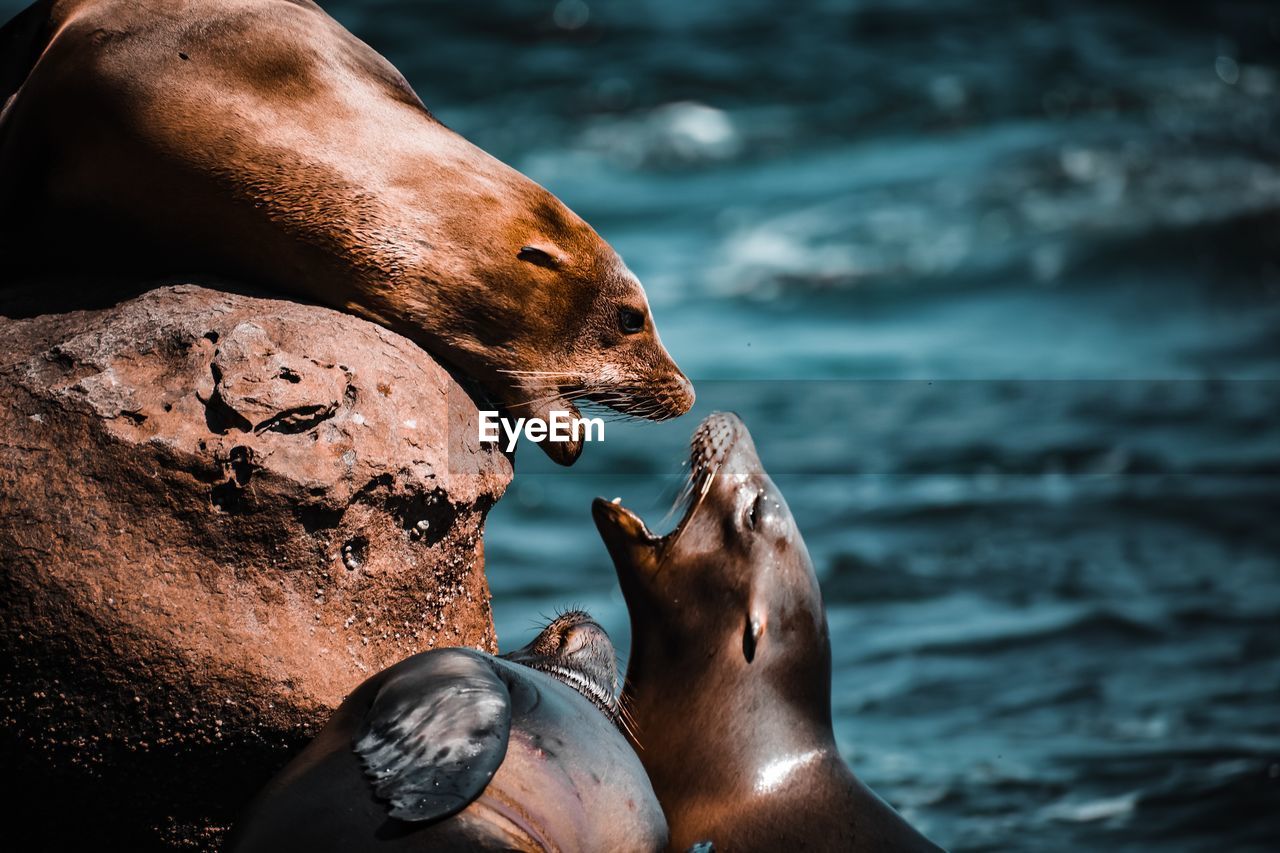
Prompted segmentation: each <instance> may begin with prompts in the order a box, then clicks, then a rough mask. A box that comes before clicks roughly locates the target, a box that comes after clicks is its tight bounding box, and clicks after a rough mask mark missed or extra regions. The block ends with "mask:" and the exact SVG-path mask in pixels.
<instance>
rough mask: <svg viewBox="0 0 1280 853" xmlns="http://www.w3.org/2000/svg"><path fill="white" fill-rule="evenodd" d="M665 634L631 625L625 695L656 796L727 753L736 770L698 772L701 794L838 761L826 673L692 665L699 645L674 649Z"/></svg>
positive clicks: (739, 791)
mask: <svg viewBox="0 0 1280 853" xmlns="http://www.w3.org/2000/svg"><path fill="white" fill-rule="evenodd" d="M661 631H662V628H660V627H657V628H655V627H654V626H652V625H650V626H649V628H648V629H647V630H646V628H645V627H644V626H643V625H637V624H635V622H634V621H633V625H632V638H633V639H632V647H631V657H630V661H629V664H628V668H627V677H626V683H625V687H624V689H623V698H622V705H623V707H624V708H625V709H626V710H627V712H628V714H629V716H630V717H631V718H632V719H633V720H635V721H637V723H638V727H637V728H636V729H635V730H634V731H633V732H631V735H632V737H633V741H634V742H635V744H636V746H637V749H638V751H639V752H640V754H641V755H642V756H643V757H644V761H645V764H646V767H648V769H649V771H650V776H651V777H652V778H653V780H654V786H655V789H656V790H658V792H659V797H660V798H661V797H662V796H663V788H664V787H666V786H674V787H683V786H684V785H685V784H687V782H686V780H687V779H688V777H689V775H690V768H691V767H702V766H722V765H723V763H724V761H725V756H732V757H733V762H734V766H733V772H732V773H719V774H717V778H714V779H707V778H705V777H702V776H699V777H698V779H697V783H696V785H697V787H698V788H699V790H704V791H706V792H707V793H708V795H710V792H711V791H714V790H717V789H718V793H717V796H749V795H751V794H752V793H753V792H757V791H759V792H763V789H764V788H767V787H768V786H769V784H771V780H776V779H777V778H779V776H780V774H781V775H785V776H789V775H790V774H791V773H792V772H794V771H796V770H798V769H799V768H800V767H801V766H802V765H804V764H807V763H809V762H813V761H818V760H821V759H822V758H823V757H827V756H830V757H838V749H837V746H836V741H835V734H834V732H833V730H832V726H831V703H830V688H829V684H830V676H829V674H828V675H826V676H825V677H824V675H823V674H822V673H819V672H813V671H809V672H806V673H803V674H801V673H799V672H797V673H795V674H796V676H797V677H804V678H805V679H806V680H813V679H816V688H815V687H814V685H812V684H791V683H786V682H784V683H779V681H778V679H777V678H776V677H774V674H772V673H771V674H769V675H765V676H763V677H762V676H761V675H760V674H759V673H755V672H753V671H751V670H750V669H749V668H740V667H735V666H722V667H711V668H709V669H708V668H702V667H700V666H697V665H693V666H691V665H690V664H689V662H690V661H696V662H699V663H700V662H701V661H703V660H706V659H707V656H708V654H709V653H710V650H709V649H707V648H705V641H704V643H703V647H699V648H694V647H693V645H692V640H689V641H688V642H685V643H681V644H680V645H683V646H684V648H682V649H680V648H673V645H672V643H671V637H670V635H669V634H666V635H664V634H663V633H659V632H661ZM673 653H674V656H673ZM711 657H712V659H715V658H718V657H719V655H718V654H715V653H712V654H711ZM826 659H827V660H829V655H828V656H826ZM827 671H828V673H829V664H828V670H827ZM726 703H728V704H729V705H731V706H732V707H726ZM690 719H697V720H704V719H718V720H724V721H726V725H724V726H709V727H704V726H699V727H689V726H686V725H683V724H682V722H681V721H683V720H690ZM729 723H731V724H729ZM784 771H785V772H784Z"/></svg>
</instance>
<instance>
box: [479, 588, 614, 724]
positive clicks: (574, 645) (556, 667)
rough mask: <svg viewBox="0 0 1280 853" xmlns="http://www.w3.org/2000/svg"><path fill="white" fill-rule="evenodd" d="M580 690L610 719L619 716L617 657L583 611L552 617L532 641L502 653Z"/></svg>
mask: <svg viewBox="0 0 1280 853" xmlns="http://www.w3.org/2000/svg"><path fill="white" fill-rule="evenodd" d="M502 657H503V658H505V659H506V660H509V661H511V662H513V663H518V664H521V665H523V666H527V667H529V668H530V669H536V670H538V671H539V672H545V673H546V674H547V675H550V676H551V677H552V678H555V679H556V680H558V681H561V682H563V683H564V684H566V685H568V686H569V687H572V688H573V689H574V690H576V691H578V692H579V693H581V694H582V695H583V696H584V697H585V698H586V699H587V701H589V702H590V703H591V704H593V705H595V706H596V707H597V708H599V709H600V711H601V712H602V713H603V714H604V715H605V716H607V717H608V718H609V719H611V720H614V719H616V718H617V715H618V699H617V695H618V658H617V654H616V653H615V652H614V648H613V642H612V641H611V640H610V639H609V635H608V634H606V633H605V630H604V629H603V628H601V627H600V625H599V624H598V623H597V622H596V621H595V620H594V619H592V618H591V614H589V613H586V612H584V611H582V610H570V611H568V612H567V613H563V614H561V615H560V616H558V617H556V618H555V619H554V620H552V622H551V624H549V625H547V627H546V628H544V629H542V633H540V634H538V636H537V637H535V638H534V639H533V641H532V642H531V643H529V644H528V645H527V646H524V647H523V648H520V649H516V650H515V651H514V652H508V653H507V654H505V655H502Z"/></svg>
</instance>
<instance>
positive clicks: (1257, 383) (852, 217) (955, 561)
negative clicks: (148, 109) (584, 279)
mask: <svg viewBox="0 0 1280 853" xmlns="http://www.w3.org/2000/svg"><path fill="white" fill-rule="evenodd" d="M2 5H3V7H4V8H3V11H5V12H6V13H7V12H9V11H12V9H13V8H15V7H16V6H18V5H20V4H17V3H4V4H2ZM325 5H326V7H327V8H328V9H329V10H330V11H331V12H332V13H333V14H335V15H336V17H338V18H339V19H340V20H341V21H343V22H344V23H345V24H346V25H347V26H348V27H350V28H351V29H352V30H353V31H354V32H355V33H356V34H358V35H360V36H361V37H363V38H365V39H366V40H367V41H369V42H370V43H372V44H373V45H374V46H375V47H376V48H377V49H379V50H380V51H382V52H383V53H384V54H385V55H387V56H388V57H389V58H390V59H391V60H392V61H393V62H395V63H396V64H397V65H398V66H399V67H400V68H401V69H402V70H403V71H404V72H405V74H406V75H407V77H408V78H409V80H410V81H411V82H412V83H413V85H414V86H415V88H416V89H417V91H418V92H419V94H420V95H421V96H422V97H423V99H424V100H425V101H426V103H427V104H428V105H429V106H430V107H431V108H432V110H433V111H434V112H435V113H436V114H437V115H438V116H439V117H440V118H441V119H442V120H443V121H444V122H445V123H447V124H448V125H450V126H451V127H453V128H454V129H456V130H458V131H459V132H461V133H462V134H464V135H465V136H467V137H468V138H469V139H471V140H472V141H474V142H475V143H477V144H479V145H480V146H482V147H484V148H485V149H487V150H489V151H491V152H492V153H494V154H496V155H497V156H499V157H501V158H503V159H504V160H506V161H507V162H509V163H511V164H513V165H514V166H516V167H517V168H519V169H521V170H522V171H524V172H525V173H526V174H528V175H530V176H531V177H533V178H534V179H536V180H538V181H540V182H541V183H543V184H544V185H546V186H547V187H549V188H550V189H551V190H552V191H553V192H555V193H556V194H558V195H559V196H560V197H561V198H562V199H564V200H565V201H566V202H567V203H568V204H569V205H570V206H571V207H573V208H574V209H575V210H577V211H578V212H579V213H580V214H582V215H583V216H584V217H585V218H586V219H587V220H588V221H590V222H591V223H592V224H593V225H595V226H596V228H597V229H598V230H599V231H600V232H601V233H602V234H603V235H604V236H605V237H606V239H608V240H609V241H610V242H611V243H613V245H614V246H616V247H617V249H618V250H619V251H620V252H621V253H622V255H623V257H624V258H625V259H626V260H627V262H628V263H629V264H630V266H631V267H632V268H633V269H634V270H635V271H636V273H637V274H638V275H639V276H640V277H641V279H642V280H643V281H644V282H645V284H646V287H647V290H648V293H649V296H650V299H651V301H652V304H653V307H654V312H655V316H656V319H657V321H658V325H659V328H660V330H661V333H662V335H663V338H664V340H665V342H666V344H667V346H668V348H669V349H670V351H671V352H672V354H673V355H674V357H675V358H676V359H677V361H678V362H679V363H680V364H681V365H682V366H683V368H684V369H685V371H686V372H687V373H688V374H689V376H690V377H691V378H693V380H694V381H695V384H696V385H697V388H698V391H699V404H698V407H697V409H696V410H695V412H694V413H692V414H691V415H689V416H686V417H685V418H682V419H680V420H677V421H675V422H671V423H666V424H659V425H654V424H613V423H611V424H609V426H608V429H607V434H606V442H605V444H604V445H603V446H589V447H588V448H587V452H586V454H585V456H584V458H583V459H582V461H581V462H580V463H579V465H578V466H576V467H574V468H573V469H568V470H565V469H558V468H556V467H555V466H553V465H551V464H550V463H549V462H547V461H546V460H545V459H544V458H542V456H541V454H540V453H538V452H537V451H536V450H533V449H532V448H524V449H523V450H522V452H521V453H520V454H519V458H518V464H517V475H516V479H515V481H514V483H513V484H512V486H511V488H510V489H509V491H508V493H507V496H506V497H505V498H504V499H503V500H502V501H501V502H500V503H499V505H498V506H497V508H496V509H495V510H494V511H493V512H492V514H491V515H490V519H489V523H488V529H487V533H486V550H487V570H488V574H489V578H490V583H491V586H492V589H493V596H494V599H493V605H494V614H495V620H496V622H497V627H498V632H499V637H500V640H501V642H502V644H503V646H504V647H505V648H512V647H515V646H517V645H520V644H521V643H523V642H525V641H526V640H527V639H528V638H529V637H530V636H531V635H532V633H533V632H534V630H535V628H534V626H535V624H536V622H537V620H538V619H539V618H540V614H547V613H551V612H553V611H555V610H556V609H559V608H562V607H565V606H567V605H579V606H585V607H587V608H589V609H590V610H592V611H593V612H594V613H595V614H596V615H597V617H598V618H600V619H601V621H602V622H603V623H604V625H605V626H606V628H608V630H609V631H610V633H611V634H612V636H613V637H614V639H615V641H616V642H617V643H618V645H619V647H620V649H624V650H625V648H626V644H627V638H628V626H627V621H626V612H625V609H624V607H623V604H622V601H621V598H620V595H619V593H618V590H617V586H616V582H615V579H614V576H613V572H612V568H611V565H610V563H609V560H608V557H607V555H606V554H605V551H604V549H603V547H602V546H601V545H600V543H599V541H598V539H597V537H596V534H595V531H594V528H593V525H592V523H591V520H590V513H589V502H590V499H591V498H592V497H594V496H596V495H604V496H606V497H613V496H615V495H620V496H622V497H623V498H624V500H625V502H626V504H627V505H628V506H630V507H632V508H634V509H635V510H637V511H638V512H640V513H641V514H642V515H644V516H645V517H646V518H647V519H649V520H650V521H651V523H652V524H653V525H655V526H657V525H659V524H660V523H662V519H663V516H664V514H665V513H666V511H667V508H668V507H669V505H670V501H671V499H672V498H673V497H674V493H675V490H676V486H677V484H678V482H679V479H680V477H681V475H682V470H681V467H680V462H681V460H682V459H683V457H684V451H683V446H684V444H685V442H686V440H687V438H688V436H689V434H690V433H691V432H692V431H693V429H694V427H695V425H696V423H697V420H698V419H699V418H700V417H701V416H702V415H703V414H705V413H706V412H708V411H711V410H712V409H713V408H731V409H733V410H736V411H737V412H739V413H740V414H741V415H742V416H743V418H744V419H745V421H746V422H747V424H748V426H749V427H750V428H751V430H752V432H753V434H754V436H755V439H756V443H757V445H758V447H759V450H760V455H761V457H762V458H763V460H764V462H765V464H766V466H767V467H768V468H769V469H770V471H771V472H772V473H773V474H774V478H775V480H776V481H777V482H778V484H779V486H780V488H781V489H782V491H783V493H784V494H785V495H786V497H787V500H788V502H789V503H790V505H791V508H792V510H793V512H794V513H795V515H796V517H797V519H798V520H799V525H800V528H801V530H802V531H803V532H804V534H805V538H806V541H807V543H808V546H809V549H810V551H811V553H812V555H813V558H814V563H815V565H816V567H817V571H818V573H819V577H820V579H821V581H822V586H823V592H824V596H825V598H826V603H827V609H828V616H829V619H830V623H831V630H832V643H833V648H834V683H833V701H834V707H835V719H836V728H837V735H838V737H839V740H840V744H841V747H842V749H843V750H844V751H845V754H846V755H847V757H848V758H849V760H850V761H851V763H852V764H853V766H854V767H855V769H856V770H857V772H858V773H859V774H860V775H861V776H862V777H863V778H864V779H865V780H866V781H867V782H868V783H869V784H870V785H872V786H873V787H874V788H875V789H876V790H878V791H879V792H881V793H882V794H883V795H884V796H885V797H886V798H887V799H889V800H890V801H891V802H893V803H894V804H895V805H896V806H897V807H899V808H900V809H901V810H902V811H903V812H904V813H905V814H906V815H908V816H909V817H910V819H911V820H912V821H914V822H915V823H916V824H917V825H918V826H920V828H921V829H923V830H924V831H925V832H927V833H928V834H929V835H931V836H932V837H934V838H935V839H936V840H938V841H939V842H940V843H942V844H944V845H946V846H948V847H950V848H952V849H955V850H983V849H991V850H1037V851H1044V850H1068V849H1070V850H1078V849H1085V850H1091V849H1133V850H1147V849H1151V850H1162V851H1163V850H1214V851H1218V850H1222V849H1231V850H1242V849H1274V845H1275V843H1276V840H1277V838H1280V525H1277V522H1276V519H1277V518H1280V432H1278V431H1277V423H1280V133H1278V131H1280V8H1277V7H1275V6H1274V4H1266V3H1250V2H1231V3H1218V4H1196V5H1195V6H1194V7H1193V8H1188V9H1184V8H1182V7H1181V6H1179V5H1178V4H1162V3H1141V2H1115V1H1114V0H1113V2H1105V3H1104V2H1093V1H1092V0H1072V2H1065V0H1064V2H1042V3H1036V4H1011V3H971V2H960V0H878V2H873V1H872V0H862V2H856V0H805V2H798V1H797V2H790V3H778V2H771V3H766V2H761V1H760V0H732V2H730V0H698V2H687V0H610V1H609V2H603V0H597V2H589V3H584V2H581V0H560V2H534V0H520V2H517V0H487V2H484V3H472V4H461V3H421V2H408V0H404V2H361V3H355V2H345V3H329V4H325ZM1022 7H1026V8H1022ZM667 523H668V524H669V523H671V522H670V520H668V521H667Z"/></svg>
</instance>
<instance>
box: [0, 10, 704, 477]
mask: <svg viewBox="0 0 1280 853" xmlns="http://www.w3.org/2000/svg"><path fill="white" fill-rule="evenodd" d="M0 104H2V105H3V106H2V109H3V112H0V256H2V257H4V259H5V264H6V266H7V270H6V274H7V275H10V276H13V275H16V274H17V273H18V272H19V271H21V270H22V269H24V268H25V269H27V270H28V271H35V272H37V273H39V274H41V275H45V274H48V273H49V272H50V270H51V269H55V268H58V267H60V266H68V267H71V268H75V267H82V268H85V269H87V270H88V271H89V272H91V273H95V274H97V273H102V272H103V271H104V269H105V268H108V267H120V268H123V269H127V270H130V271H143V272H161V273H164V272H175V271H176V272H182V273H189V272H205V273H215V274H219V275H227V276H236V277H241V278H246V279H249V280H251V281H254V282H258V283H261V284H264V285H266V286H268V287H270V288H273V289H278V290H281V291H284V292H286V293H292V294H298V295H302V296H305V297H308V298H311V299H314V300H316V301H319V302H323V303H326V304H328V305H331V306H334V307H337V308H341V309H344V310H348V311H351V312H353V313H356V314H359V315H361V316H363V317H366V318H368V319H370V320H373V321H374V322H377V323H380V324H382V325H384V326H386V327H388V328H390V329H392V330H394V331H397V332H399V333H401V334H403V335H405V336H406V337H408V338H410V339H412V340H413V341H415V342H416V343H418V344H419V345H420V346H422V347H424V348H425V349H426V350H427V351H429V352H431V353H432V354H433V355H435V356H436V357H437V358H439V359H441V360H442V361H444V362H445V363H446V364H448V365H450V366H452V367H454V368H455V369H457V370H458V371H459V372H460V373H462V374H463V375H465V376H467V377H469V378H471V379H472V380H474V381H475V382H477V383H478V384H479V385H480V386H481V388H482V389H483V390H484V392H485V393H486V395H488V396H490V397H492V398H493V399H494V400H495V401H496V402H497V403H498V404H500V405H501V406H502V407H503V408H505V409H506V410H507V411H508V412H509V413H511V414H513V415H517V416H522V417H540V418H543V419H546V418H547V415H548V412H550V411H551V410H552V409H557V410H564V411H570V412H574V407H573V401H574V400H587V401H594V402H598V403H600V404H603V405H607V406H609V407H611V408H614V409H616V410H618V411H620V412H623V413H625V414H629V415H634V416H637V417H642V418H650V419H656V420H661V419H664V418H669V417H674V416H676V415H680V414H683V413H684V412H686V411H688V409H689V407H690V406H691V405H692V403H693V390H692V386H691V385H690V383H689V381H688V379H686V378H685V376H684V375H683V374H682V373H681V372H680V370H679V368H677V367H676V365H675V363H674V362H673V361H672V360H671V357H670V356H669V355H668V354H667V352H666V350H665V349H664V347H663V346H662V343H661V341H660V340H659V338H658V333H657V330H656V328H655V327H654V323H653V318H652V317H651V315H650V311H649V305H648V301H647V299H646V297H645V293H644V289H643V288H642V287H641V286H640V282H639V281H638V280H637V279H636V277H635V275H633V274H632V273H631V271H630V270H628V269H627V267H626V265H625V264H624V263H623V262H622V260H621V259H620V258H619V257H618V255H617V253H616V252H614V250H613V249H612V248H611V247H610V246H609V244H607V243H606V242H605V241H604V240H603V239H601V238H600V236H599V235H598V234H596V232H595V231H593V230H592V229H591V227H590V226H588V225H587V224H586V223H585V222H583V221H582V220H581V219H580V218H579V217H578V216H577V215H575V214H574V213H573V211H571V210H569V209H568V208H567V207H565V206H564V204H562V203H561V202H560V201H559V200H558V199H557V198H555V196H553V195H551V194H550V193H549V192H547V191H546V190H545V189H543V188H542V187H540V186H538V185H537V184H536V183H534V182H533V181H531V180H529V179H528V178H526V177H525V176H523V175H521V174H520V173H519V172H517V171H515V170H514V169H512V168H510V167H508V166H506V165H504V164H503V163H501V162H499V161H498V160H496V159H494V158H493V157H491V156H489V155H488V154H486V153H485V152H483V151H481V150H480V149H479V148H477V147H475V146H474V145H472V144H470V143H469V142H467V141H466V140H465V139H463V138H462V137H460V136H458V135H457V134H456V133H454V132H452V131H450V130H449V129H448V128H446V127H445V126H444V125H442V124H441V123H440V122H439V121H437V120H436V119H435V118H434V117H432V115H431V114H430V113H429V112H428V111H427V109H426V107H425V106H423V104H422V102H421V101H420V100H419V99H418V96H417V95H416V94H415V93H414V91H413V90H412V89H411V88H410V87H409V84H408V83H407V82H406V81H405V79H404V78H403V77H402V76H401V75H400V73H399V72H398V71H397V70H396V69H395V68H394V67H392V65H391V64H390V63H389V62H387V61H386V60H385V59H383V58H382V57H381V56H379V55H378V54H377V53H376V52H374V51H373V50H372V49H371V48H370V47H369V46H368V45H366V44H364V43H363V42H361V41H360V40H359V39H357V38H356V37H355V36H353V35H351V33H349V32H347V31H346V30H345V29H343V28H342V26H341V25H339V24H338V23H337V22H336V21H334V20H333V19H332V18H330V17H329V16H328V15H326V14H325V13H324V12H323V11H321V9H320V8H319V7H318V6H316V5H315V4H314V3H311V2H307V0H41V2H38V3H36V4H35V5H33V6H31V7H30V8H29V9H27V10H26V11H25V12H23V13H22V14H20V15H19V16H18V17H17V18H15V19H14V20H13V21H11V22H10V23H9V24H8V25H6V27H5V28H4V29H3V31H0ZM73 307H74V306H73ZM49 310H57V309H56V307H55V308H50V309H49ZM542 446H543V448H544V449H545V450H546V451H547V452H548V453H549V454H550V455H551V456H552V457H553V458H554V459H556V460H557V461H559V462H562V463H565V464H570V463H572V462H573V461H574V460H575V459H576V458H577V456H578V454H579V452H580V451H581V446H582V445H581V442H571V443H550V442H543V444H542Z"/></svg>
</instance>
